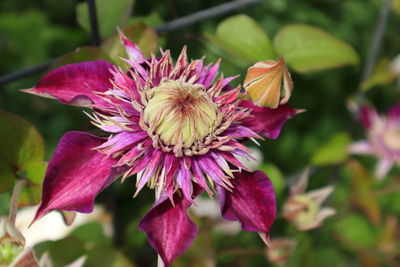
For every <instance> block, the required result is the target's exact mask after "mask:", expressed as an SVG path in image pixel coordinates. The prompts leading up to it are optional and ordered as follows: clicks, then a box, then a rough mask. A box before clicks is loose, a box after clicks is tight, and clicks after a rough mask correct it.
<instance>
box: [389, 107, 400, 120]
mask: <svg viewBox="0 0 400 267" xmlns="http://www.w3.org/2000/svg"><path fill="white" fill-rule="evenodd" d="M388 117H389V118H393V119H400V104H397V105H394V106H393V107H391V108H390V109H389V112H388Z"/></svg>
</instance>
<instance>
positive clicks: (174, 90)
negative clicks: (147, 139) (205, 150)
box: [143, 81, 221, 156]
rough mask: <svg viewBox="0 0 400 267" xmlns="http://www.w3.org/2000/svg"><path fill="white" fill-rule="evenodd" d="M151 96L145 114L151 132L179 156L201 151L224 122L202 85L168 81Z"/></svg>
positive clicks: (152, 92) (164, 145) (165, 146)
mask: <svg viewBox="0 0 400 267" xmlns="http://www.w3.org/2000/svg"><path fill="white" fill-rule="evenodd" d="M150 94H151V95H150V100H149V101H148V103H147V106H146V108H145V110H144V114H143V115H144V121H145V122H146V123H147V125H148V126H149V129H148V130H147V132H148V133H149V135H150V136H151V137H152V138H153V140H155V141H157V139H158V138H159V139H161V141H162V146H163V148H164V150H165V151H168V150H173V152H174V153H175V154H176V155H177V156H182V154H186V155H188V154H189V155H190V154H193V153H192V152H193V150H199V149H200V148H201V147H202V144H203V142H204V140H205V138H206V137H208V136H211V135H212V133H213V132H214V130H215V128H216V127H217V126H218V125H219V124H220V122H221V119H220V117H221V116H219V111H218V107H217V105H216V104H215V103H214V102H213V101H212V100H211V98H210V97H209V96H208V94H207V93H206V92H205V89H204V87H203V86H202V85H199V84H191V83H186V82H182V81H167V82H163V83H161V84H160V85H159V86H157V87H155V88H153V89H152V90H151V91H150Z"/></svg>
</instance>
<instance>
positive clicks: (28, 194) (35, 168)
mask: <svg viewBox="0 0 400 267" xmlns="http://www.w3.org/2000/svg"><path fill="white" fill-rule="evenodd" d="M46 169H47V162H44V161H34V162H30V163H29V164H28V166H27V168H26V172H25V173H26V175H25V178H27V180H28V184H27V186H25V187H24V188H23V189H22V191H21V194H20V197H19V203H18V206H19V207H24V206H34V205H37V204H39V202H40V200H41V197H42V183H43V179H44V176H45V174H46Z"/></svg>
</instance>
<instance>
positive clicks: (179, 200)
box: [139, 187, 202, 266]
mask: <svg viewBox="0 0 400 267" xmlns="http://www.w3.org/2000/svg"><path fill="white" fill-rule="evenodd" d="M194 191H195V192H194V194H193V198H195V197H196V196H198V195H199V194H200V193H201V191H202V190H201V189H200V188H199V187H195V188H194ZM173 200H174V205H172V203H171V201H170V199H169V198H168V194H167V193H166V192H164V193H163V194H162V195H161V198H160V200H159V201H158V202H157V203H155V204H154V206H153V207H152V208H151V210H150V211H149V212H148V213H147V214H146V215H145V216H144V217H143V218H142V220H141V221H140V223H139V229H140V230H141V231H143V232H146V234H147V239H148V241H149V243H150V245H151V246H152V247H153V248H154V249H155V250H156V251H157V253H158V254H159V255H160V257H161V259H162V260H163V262H164V265H165V266H169V265H170V263H171V262H172V261H173V260H175V259H176V258H177V257H179V256H180V255H181V254H182V253H183V252H184V251H185V250H186V249H187V248H188V247H189V246H190V245H191V244H192V242H193V240H194V238H195V237H196V235H197V233H198V229H197V226H196V224H195V223H194V222H193V221H192V220H191V219H190V218H189V216H188V215H187V209H188V208H189V207H190V204H191V202H190V201H188V200H186V199H185V198H184V197H183V196H182V195H179V194H177V193H175V194H174V197H173Z"/></svg>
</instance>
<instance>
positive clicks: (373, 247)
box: [0, 0, 400, 267]
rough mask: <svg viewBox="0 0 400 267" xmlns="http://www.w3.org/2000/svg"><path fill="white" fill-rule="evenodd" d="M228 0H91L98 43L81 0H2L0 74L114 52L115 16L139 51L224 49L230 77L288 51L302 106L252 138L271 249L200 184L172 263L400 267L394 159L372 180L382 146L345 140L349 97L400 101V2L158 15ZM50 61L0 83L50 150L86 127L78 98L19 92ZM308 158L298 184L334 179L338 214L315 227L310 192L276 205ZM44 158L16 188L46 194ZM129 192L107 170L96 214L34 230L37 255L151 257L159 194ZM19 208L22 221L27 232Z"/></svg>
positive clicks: (9, 107)
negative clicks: (289, 212) (371, 152)
mask: <svg viewBox="0 0 400 267" xmlns="http://www.w3.org/2000/svg"><path fill="white" fill-rule="evenodd" d="M227 2H229V1H211V0H203V1H189V0H165V1H155V0H147V1H134V0H114V1H107V0H97V1H96V6H97V18H98V24H99V32H100V41H101V46H100V48H98V47H94V46H93V45H94V44H95V41H94V40H93V38H91V35H90V26H89V25H90V24H89V16H88V11H87V9H88V7H87V3H86V2H85V1H77V0H76V1H75V0H59V1H52V0H36V1H23V0H2V1H1V2H0V58H1V60H0V76H2V75H6V74H9V73H12V72H16V71H20V70H22V69H24V68H28V67H32V66H35V65H38V64H42V63H45V62H49V60H52V61H51V64H49V65H50V67H49V69H52V68H55V67H56V66H61V65H64V64H68V63H71V62H78V61H85V60H94V59H96V58H101V59H107V60H110V61H113V62H117V63H118V60H119V58H118V56H117V54H118V53H119V52H121V47H120V46H119V44H118V41H116V39H115V34H116V27H117V26H118V27H119V28H121V29H122V30H124V32H125V33H126V34H127V35H128V37H130V38H132V39H133V40H134V41H136V42H137V43H138V44H139V46H140V47H141V48H142V49H143V50H144V51H145V52H146V53H147V55H149V54H150V53H151V52H155V53H157V52H158V47H162V48H163V49H170V50H171V53H172V55H173V57H174V58H175V59H176V57H177V56H178V55H179V53H180V51H181V49H182V48H183V46H185V45H187V47H188V55H189V58H192V59H196V58H200V57H202V56H205V61H206V62H207V63H210V62H215V61H216V60H217V59H218V58H221V59H222V65H221V66H222V67H221V71H222V72H223V73H224V74H225V75H236V74H240V77H239V79H238V81H237V83H242V82H243V79H244V75H245V73H246V70H247V68H248V67H249V66H251V65H253V64H254V63H255V62H257V61H261V60H266V59H274V60H275V59H277V56H278V55H283V56H284V57H285V59H286V62H287V63H288V66H289V70H290V72H291V74H292V78H293V81H294V91H293V94H292V97H291V100H290V102H289V104H290V105H291V106H292V107H296V108H302V109H306V110H307V112H305V113H303V114H301V115H299V116H297V117H296V118H294V119H291V120H289V121H288V122H287V123H286V125H285V126H284V129H283V131H282V134H281V136H280V137H279V138H278V139H277V140H273V141H272V140H268V141H267V142H263V143H262V145H261V146H260V147H256V146H255V145H254V144H250V145H251V146H253V147H254V149H255V152H254V153H255V155H256V157H257V158H258V159H259V160H260V162H259V163H258V165H257V166H253V167H254V168H257V169H261V170H263V171H265V172H266V173H267V174H268V175H269V176H270V178H271V179H272V180H273V182H274V187H275V191H276V195H277V200H278V219H277V220H276V222H275V223H274V225H273V227H272V229H271V240H272V242H273V243H274V242H275V247H276V249H275V250H274V251H271V250H267V249H266V248H265V246H264V244H263V242H262V241H261V240H260V239H259V237H258V235H257V234H255V233H250V232H244V231H241V230H240V227H239V226H238V225H236V224H234V223H233V224H232V223H226V222H223V220H222V219H221V218H220V216H219V212H218V206H216V205H215V203H214V202H213V201H210V200H208V198H207V197H206V196H205V197H204V199H200V200H199V207H198V208H197V209H193V210H192V211H191V215H192V218H193V219H194V220H195V221H196V223H197V224H198V225H199V227H200V234H199V236H198V237H197V238H196V241H195V243H194V244H193V245H192V246H191V247H190V248H189V249H188V251H187V252H186V253H185V254H184V255H183V256H182V257H181V258H180V259H178V260H177V261H176V262H175V263H174V264H173V266H199V267H200V266H275V265H281V266H282V265H283V266H325V267H328V266H332V267H333V266H372V267H373V266H400V242H398V240H399V237H400V233H399V215H400V177H399V175H400V172H399V168H398V166H395V167H394V168H393V169H392V170H391V172H390V173H389V174H388V175H387V177H385V178H384V179H383V180H381V181H377V180H376V179H375V178H374V167H375V165H376V161H377V159H376V158H374V157H368V156H353V155H349V154H348V153H347V146H348V145H349V144H351V143H353V142H355V141H357V140H360V139H365V138H366V133H365V131H364V129H363V128H362V126H361V124H360V123H359V122H358V120H357V119H355V118H356V117H357V114H355V110H356V108H357V105H359V104H370V105H372V106H375V107H376V109H377V110H378V111H379V112H380V113H385V112H386V111H387V110H388V109H389V108H390V107H391V106H393V105H394V104H396V103H398V102H399V96H400V83H399V72H400V71H399V69H400V67H399V65H400V60H399V59H397V61H396V56H398V55H399V54H400V34H399V29H400V1H399V0H393V1H385V0H346V1H337V0H336V1H335V0H308V1H295V0H264V1H258V2H257V3H252V4H249V5H243V6H241V7H240V8H237V9H235V10H232V11H231V12H225V13H223V14H220V15H218V16H215V17H209V18H205V19H203V20H201V21H198V22H196V23H194V24H191V25H183V26H181V27H179V28H178V29H171V30H165V29H164V30H163V28H162V25H165V23H166V22H169V21H172V20H175V19H177V18H179V17H184V16H189V15H191V14H193V13H196V12H199V11H201V10H205V9H208V8H211V7H214V6H217V5H220V4H223V3H227ZM385 7H388V8H387V9H386V11H388V12H387V14H385ZM382 22H386V24H385V23H383V28H382V29H381V33H382V39H381V40H380V39H379V44H380V45H379V46H378V50H377V53H376V57H375V56H374V55H372V57H373V58H372V61H371V46H372V44H373V40H376V38H377V36H376V35H375V36H374V33H375V32H376V26H377V24H379V23H382ZM160 26H161V27H160ZM154 29H156V30H157V31H156V30H154ZM79 47H80V49H79V50H77V48H79ZM368 66H369V67H370V68H371V70H370V71H368V68H369V67H368ZM44 73H45V72H40V73H37V74H35V75H31V76H27V77H24V78H21V79H18V80H14V81H12V82H10V83H7V84H5V83H3V84H0V86H1V87H0V108H1V109H2V110H5V111H7V112H10V113H13V114H15V115H18V116H19V117H22V118H23V119H25V120H27V121H28V122H29V123H31V124H33V125H34V126H35V127H36V128H37V131H38V132H39V133H40V134H41V135H42V136H43V139H44V140H45V142H44V143H45V146H43V147H44V148H43V149H44V151H45V156H44V159H45V160H48V159H49V158H50V156H51V154H52V153H53V152H54V148H55V146H56V144H57V142H58V140H59V139H60V138H61V136H62V135H63V134H64V133H65V132H67V131H71V130H80V131H89V132H90V131H93V130H94V129H93V127H92V126H91V125H90V123H89V122H88V119H87V117H86V115H85V114H84V113H83V112H82V109H81V108H77V107H72V106H66V105H62V104H60V103H58V102H56V101H55V100H49V99H44V98H40V97H36V96H32V95H28V94H24V93H22V92H21V91H19V89H28V88H31V87H33V86H35V84H36V83H37V82H38V80H39V79H40V77H42V76H43V74H44ZM0 127H6V126H3V125H0ZM3 142H4V141H3ZM399 143H400V137H399ZM0 149H2V150H3V148H2V147H0ZM3 153H4V151H3ZM307 167H310V172H309V174H308V177H309V179H308V180H309V183H308V187H307V189H306V190H305V191H306V192H309V191H312V190H318V189H321V188H326V187H327V186H330V187H329V188H333V193H331V194H327V195H326V196H324V197H325V198H324V200H325V199H326V201H325V202H324V204H323V205H322V206H325V207H329V208H330V209H331V211H333V210H334V211H335V215H332V216H329V218H326V220H323V221H322V220H321V222H320V223H319V224H318V227H313V229H305V228H307V227H304V224H307V223H309V221H310V220H311V221H312V220H315V218H316V217H317V216H319V215H320V214H318V212H319V211H321V210H323V208H321V207H320V206H321V205H320V203H319V202H318V201H317V202H318V203H309V202H307V201H308V200H307V201H306V204H304V205H305V206H306V210H305V211H304V214H303V215H302V216H303V217H301V218H300V219H299V218H297V219H296V218H293V217H291V216H285V214H284V206H285V205H287V201H288V200H289V199H290V198H293V197H294V196H293V191H291V188H293V185H295V184H296V182H297V181H298V179H299V177H300V176H301V174H302V173H303V171H304V170H305V169H306V168H307ZM44 168H45V167H43V166H42V167H40V168H37V169H40V171H38V172H41V173H42V174H35V175H37V176H35V177H39V178H38V179H37V181H36V183H37V187H38V188H37V189H34V190H33V191H34V194H39V195H34V197H31V198H28V197H27V200H21V203H20V206H21V207H24V206H26V207H28V206H32V205H33V204H37V202H38V201H39V200H40V197H38V196H40V189H39V188H40V177H42V176H43V171H44ZM1 174H2V173H1V172H0V179H2V176H1ZM303 174H304V173H303ZM0 184H1V183H0ZM4 188H5V187H4ZM0 191H2V192H3V193H2V194H0V214H7V212H8V202H9V198H10V195H11V194H10V192H9V191H7V190H0ZM5 191H7V192H5ZM291 192H292V194H291ZM133 193H134V179H129V180H127V181H126V182H125V183H124V184H122V185H121V184H119V183H115V184H114V185H113V186H112V187H111V188H109V189H107V190H106V191H105V192H104V193H102V194H101V195H100V196H99V197H98V198H97V202H98V205H99V206H98V213H96V214H97V215H96V216H92V217H90V218H86V217H82V220H81V221H80V224H78V225H77V226H75V228H74V229H73V230H72V231H71V230H69V231H66V232H65V233H64V234H61V235H55V236H49V237H48V239H54V240H52V241H46V240H45V239H46V238H47V237H46V238H44V239H43V238H42V239H40V238H39V239H35V240H36V241H35V242H33V241H32V242H33V243H31V245H34V249H35V252H36V254H37V256H38V257H40V256H41V255H42V254H43V253H44V252H46V251H47V252H48V253H49V255H50V258H51V261H52V262H53V264H54V266H64V265H66V264H68V263H71V262H73V261H74V260H76V259H78V258H80V257H81V256H86V262H85V266H156V260H157V258H156V254H155V252H154V251H153V250H152V248H151V247H150V246H149V245H148V244H147V242H146V236H145V234H144V233H143V232H140V231H139V230H138V229H137V225H138V221H139V220H140V218H141V217H142V216H143V215H144V214H145V213H146V211H147V210H148V209H149V208H150V207H151V205H152V203H153V192H151V191H150V190H144V191H143V193H141V194H140V196H139V197H137V198H135V199H133V198H132V195H133ZM302 193H303V194H304V196H309V195H306V193H304V192H300V193H299V194H302ZM22 197H23V196H22ZM203 201H204V203H202V202H203ZM300 202H301V201H300ZM307 205H308V206H307ZM96 210H97V209H96ZM23 211H24V212H25V213H24V214H28V215H24V216H28V217H29V216H33V214H32V212H30V211H29V210H23ZM324 211H326V210H324ZM332 214H333V213H332ZM20 217H21V219H20V221H19V222H20V225H21V228H20V229H21V231H25V230H24V229H25V227H26V226H23V227H22V225H26V224H24V223H23V222H22V220H23V219H22V217H23V216H22V215H21V216H20ZM326 217H328V216H326ZM324 219H325V218H324ZM27 220H28V221H29V220H30V219H27ZM43 220H45V219H43ZM54 220H55V221H54V222H50V223H49V224H47V226H44V227H46V228H47V229H49V228H52V227H53V228H56V229H58V228H59V229H61V228H63V226H62V225H61V222H62V220H61V217H60V216H58V214H56V215H55V217H54ZM58 223H60V226H57V225H58ZM17 226H18V225H17ZM302 226H303V227H302ZM22 228H24V229H22ZM39 228H40V227H39V226H38V228H37V229H38V230H37V231H40V230H39ZM37 231H33V232H37ZM60 231H61V230H60ZM44 232H45V233H43V235H45V234H46V231H44ZM28 234H29V233H27V234H26V235H27V236H26V238H27V239H28V240H29V238H30V237H29V235H28Z"/></svg>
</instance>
